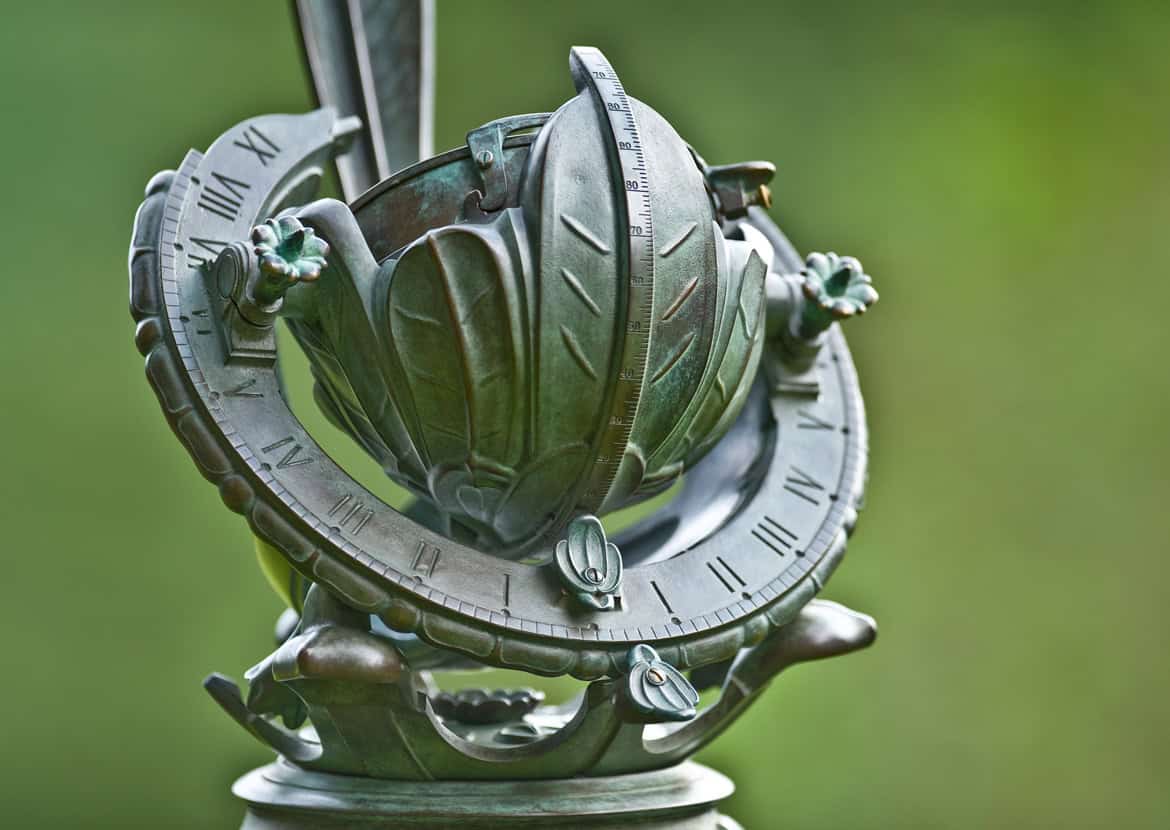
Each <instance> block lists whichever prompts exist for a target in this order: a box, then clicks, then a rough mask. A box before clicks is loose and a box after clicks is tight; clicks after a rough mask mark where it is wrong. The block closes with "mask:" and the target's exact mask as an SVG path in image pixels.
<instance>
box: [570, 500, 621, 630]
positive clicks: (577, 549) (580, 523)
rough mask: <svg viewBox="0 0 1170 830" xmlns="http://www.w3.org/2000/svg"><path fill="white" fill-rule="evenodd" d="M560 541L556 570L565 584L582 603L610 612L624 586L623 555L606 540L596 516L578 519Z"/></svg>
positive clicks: (571, 524)
mask: <svg viewBox="0 0 1170 830" xmlns="http://www.w3.org/2000/svg"><path fill="white" fill-rule="evenodd" d="M565 536H566V538H564V539H562V540H561V541H559V542H557V551H556V567H557V572H558V573H559V574H560V577H561V582H563V583H564V585H565V588H567V589H568V591H569V594H570V595H571V596H573V597H574V598H576V599H577V600H578V601H579V602H581V603H584V604H585V605H588V606H589V607H590V608H596V609H597V610H599V611H607V610H609V609H611V608H613V607H614V596H615V595H616V594H617V593H618V588H619V587H620V586H621V583H622V555H621V553H620V552H619V551H618V549H617V545H615V544H613V543H612V542H609V541H607V540H606V538H605V528H603V527H602V526H601V520H600V519H598V518H597V517H596V516H581V517H579V518H576V519H574V520H573V521H572V522H571V523H570V524H569V527H568V529H567V530H566V533H565Z"/></svg>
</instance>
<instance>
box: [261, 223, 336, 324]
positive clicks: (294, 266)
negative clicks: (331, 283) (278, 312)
mask: <svg viewBox="0 0 1170 830" xmlns="http://www.w3.org/2000/svg"><path fill="white" fill-rule="evenodd" d="M252 245H253V247H252V250H253V251H254V252H255V254H256V258H257V259H258V260H259V262H260V273H261V280H260V284H259V285H258V286H257V291H256V294H257V296H256V300H258V301H260V302H266V303H272V302H275V301H276V300H277V299H279V298H280V297H281V296H283V294H284V292H285V291H287V290H288V289H289V288H291V287H292V286H294V285H296V284H297V283H298V282H313V281H314V280H316V279H317V278H318V277H320V276H321V269H322V268H324V267H325V265H326V262H325V257H326V256H327V255H328V253H329V243H328V242H326V241H325V240H324V239H320V238H319V237H318V236H317V235H316V234H315V233H314V232H313V229H312V228H307V227H305V226H304V225H303V224H301V221H300V220H299V219H297V218H296V217H295V216H282V217H280V218H278V219H269V220H267V221H266V222H265V223H264V224H263V225H257V226H256V227H255V228H253V229H252Z"/></svg>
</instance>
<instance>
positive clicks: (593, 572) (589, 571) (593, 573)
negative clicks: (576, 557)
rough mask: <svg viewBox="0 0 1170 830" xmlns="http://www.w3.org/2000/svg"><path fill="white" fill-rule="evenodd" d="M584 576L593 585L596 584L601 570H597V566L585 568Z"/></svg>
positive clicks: (599, 580)
mask: <svg viewBox="0 0 1170 830" xmlns="http://www.w3.org/2000/svg"><path fill="white" fill-rule="evenodd" d="M585 578H586V579H587V580H589V581H590V582H591V583H593V584H594V585H597V584H599V583H600V582H601V571H599V570H597V568H586V569H585Z"/></svg>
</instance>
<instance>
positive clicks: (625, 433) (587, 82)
mask: <svg viewBox="0 0 1170 830" xmlns="http://www.w3.org/2000/svg"><path fill="white" fill-rule="evenodd" d="M570 64H571V65H572V68H573V73H574V76H575V79H576V80H577V83H578V89H581V90H583V89H584V88H585V87H588V88H589V89H591V90H592V92H593V94H594V95H595V97H596V102H597V104H598V106H599V108H600V110H601V111H602V112H603V113H604V114H605V117H606V119H607V121H608V123H609V128H610V133H611V138H612V142H613V143H612V148H611V149H612V150H613V154H612V157H613V158H614V159H615V160H616V163H617V169H616V170H615V171H614V172H615V173H616V174H617V175H619V176H620V177H621V188H622V191H623V192H624V193H625V201H624V204H623V203H622V202H621V200H619V221H622V222H623V223H624V224H625V227H626V236H627V249H626V250H627V265H628V267H629V274H630V282H629V288H628V292H627V295H626V297H627V304H626V332H625V337H624V338H623V341H622V351H621V356H620V359H619V361H618V363H617V365H616V367H615V369H614V371H613V374H614V375H616V379H615V382H614V393H613V401H612V404H611V406H610V408H609V412H607V413H604V418H603V420H602V424H604V427H603V432H602V434H601V437H600V440H599V441H598V443H597V459H596V462H597V463H595V464H594V465H593V467H592V469H591V472H590V475H589V480H588V482H587V483H586V485H585V491H584V494H583V496H582V498H581V499H580V502H579V504H578V505H577V509H579V510H583V511H585V512H589V513H597V512H599V511H600V509H601V505H602V503H603V502H604V501H605V499H606V497H607V496H608V495H609V491H610V488H611V487H612V486H613V483H614V479H616V478H617V474H618V468H619V467H620V466H621V464H622V460H623V459H624V458H625V454H626V447H627V446H628V445H629V442H630V434H631V432H632V431H633V428H634V420H635V418H636V417H637V413H638V402H639V400H640V399H641V397H642V385H643V383H644V382H645V379H646V363H647V354H648V353H649V351H650V324H651V321H652V320H653V316H654V222H653V217H652V215H651V211H650V177H649V175H648V172H647V170H646V158H645V155H644V154H643V149H642V139H641V136H640V135H639V133H638V125H637V122H636V121H635V120H634V109H633V105H632V103H631V102H630V98H629V96H627V95H626V91H625V89H624V88H623V87H622V83H621V81H620V80H618V76H617V73H616V72H614V71H613V67H612V66H610V65H609V61H608V60H606V58H605V55H603V54H602V53H601V52H600V51H598V50H597V49H594V48H592V47H581V46H577V47H574V48H573V50H572V53H571V56H570ZM620 208H625V210H624V215H620V214H622V211H621V210H620Z"/></svg>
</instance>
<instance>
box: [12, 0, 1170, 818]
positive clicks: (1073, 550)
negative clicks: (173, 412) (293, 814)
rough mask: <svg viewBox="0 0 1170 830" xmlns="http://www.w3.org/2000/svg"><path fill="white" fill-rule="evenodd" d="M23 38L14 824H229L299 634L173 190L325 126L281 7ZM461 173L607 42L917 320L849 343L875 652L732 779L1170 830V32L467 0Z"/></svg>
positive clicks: (563, 88)
mask: <svg viewBox="0 0 1170 830" xmlns="http://www.w3.org/2000/svg"><path fill="white" fill-rule="evenodd" d="M5 5H6V8H5V9H4V15H3V20H4V22H3V24H2V25H0V77H2V78H3V82H4V84H3V99H2V103H3V108H2V110H0V111H2V112H3V116H2V121H0V124H2V125H3V129H2V131H0V158H3V169H4V176H3V182H4V190H3V202H2V207H0V236H2V237H3V240H4V245H3V248H4V251H5V257H4V258H5V263H4V269H5V276H4V279H3V280H2V281H0V298H2V305H0V308H2V309H3V311H4V327H3V346H4V347H3V349H0V378H2V380H3V389H4V391H5V394H4V396H3V405H2V406H0V434H2V435H3V436H4V449H3V450H2V452H0V463H2V465H3V470H4V474H3V476H0V505H3V508H2V509H3V516H4V528H5V531H4V533H5V540H4V548H3V551H4V552H3V554H2V555H3V560H4V568H3V571H2V574H3V575H2V576H0V580H2V583H0V584H2V585H3V588H4V590H3V594H4V602H3V605H2V606H0V607H2V608H3V618H2V621H3V631H4V640H5V642H6V643H7V644H8V645H7V646H6V648H8V651H7V652H6V654H7V655H8V657H7V658H6V660H7V663H6V665H7V666H8V669H7V670H6V673H7V674H8V675H9V677H10V681H7V682H5V684H4V687H3V691H2V692H0V706H2V711H3V716H2V717H0V825H3V826H5V827H12V828H24V827H80V826H84V827H119V828H137V827H174V828H180V827H192V828H194V827H214V828H220V827H231V826H235V825H236V823H237V822H238V821H239V819H240V816H241V813H242V811H241V806H240V805H239V804H238V803H236V802H234V801H233V799H232V797H231V796H230V795H229V793H228V789H227V788H228V785H229V784H230V782H231V781H232V780H233V778H234V777H235V776H237V775H238V774H240V773H242V772H244V771H245V770H247V769H249V768H250V767H252V766H254V765H257V764H260V763H263V762H265V761H266V760H267V759H268V753H267V752H266V751H265V750H264V749H262V748H261V747H260V746H258V745H257V744H255V743H254V742H253V741H252V740H251V739H250V738H248V737H247V736H246V735H245V734H244V733H243V732H241V731H240V730H239V728H238V727H236V726H235V725H234V724H232V723H231V722H230V721H229V720H228V718H227V717H225V716H224V715H223V714H222V713H221V712H220V711H218V710H217V708H216V707H215V706H214V705H213V704H212V702H211V701H210V699H208V698H207V697H206V695H205V694H204V693H203V691H202V689H201V688H200V685H199V682H200V680H201V678H202V677H203V676H204V675H205V674H206V673H207V672H209V671H211V670H214V669H218V670H222V671H225V672H227V673H229V674H233V675H235V676H237V677H238V676H239V675H240V674H242V671H243V669H244V668H246V667H247V666H248V665H250V664H251V663H252V662H253V661H255V660H256V659H258V658H259V657H261V656H262V655H263V654H265V653H266V652H267V650H268V649H269V648H270V645H271V630H272V622H273V619H274V617H275V615H276V613H277V612H278V610H279V607H278V602H277V600H276V598H275V597H274V595H273V594H272V593H271V592H270V591H269V590H268V589H267V588H266V587H265V585H264V583H263V581H262V578H261V576H260V574H259V572H258V570H257V568H256V567H255V564H254V559H253V555H252V551H251V545H250V542H249V539H248V536H247V533H246V531H245V527H244V524H243V522H242V521H241V520H240V519H239V518H238V517H236V516H235V515H232V514H230V513H229V512H228V511H227V510H225V509H224V508H223V506H222V504H221V503H220V500H219V497H218V495H217V494H216V492H215V490H214V489H213V488H211V487H209V486H208V485H206V484H205V483H204V482H203V481H202V479H201V478H200V477H199V476H198V475H197V473H196V472H195V470H194V468H193V467H192V465H191V463H190V462H189V460H188V458H187V457H186V455H185V453H184V452H183V450H182V449H181V448H180V446H179V444H178V443H177V442H176V441H175V440H174V439H173V438H172V436H171V435H170V433H169V431H168V429H167V427H166V425H165V423H164V421H163V419H162V417H161V416H160V414H159V412H158V407H157V404H156V403H155V400H154V398H153V395H152V393H151V392H150V390H149V389H148V388H147V385H146V383H145V382H144V381H143V379H142V370H141V360H140V359H139V357H138V355H137V354H136V352H135V350H134V348H133V345H132V342H131V331H132V327H131V321H130V318H129V316H128V314H127V311H126V273H125V271H126V267H125V260H126V247H127V242H128V240H129V235H130V223H131V219H132V216H133V212H134V209H135V207H136V206H137V205H138V203H139V201H140V199H141V196H142V187H143V185H144V184H145V182H146V180H147V179H148V178H149V176H150V175H151V174H152V173H154V172H155V171H156V170H158V169H161V168H165V167H173V166H175V165H177V164H178V162H179V161H180V159H181V158H182V156H183V153H184V151H185V150H186V148H187V147H189V146H194V147H199V148H203V147H206V146H207V145H208V144H209V143H210V142H211V141H212V139H213V138H214V137H215V136H216V135H218V134H219V133H220V132H222V131H223V130H225V129H226V128H227V127H229V126H230V125H232V124H234V123H235V122H237V121H239V120H242V119H243V118H245V117H248V116H250V115H253V114H257V113H263V112H281V111H284V112H299V111H303V110H305V109H307V108H309V107H310V105H311V102H310V96H309V92H308V85H307V82H306V79H305V76H304V75H303V72H302V68H301V63H300V58H299V55H298V52H297V46H296V43H295V40H294V33H293V30H292V27H291V23H290V16H289V13H288V9H287V7H286V6H285V5H284V4H283V3H278V2H265V3H239V2H228V1H227V0H215V1H214V2H213V0H200V2H191V3H186V4H178V3H173V4H171V3H159V2H134V3H130V2H120V3H117V4H112V3H110V4H105V3H81V2H78V3H74V4H68V5H67V4H61V3H57V2H47V1H46V0H42V1H41V2H37V3H22V4H12V7H11V8H8V7H7V4H5ZM438 43H439V47H440V51H439V58H438V124H437V135H438V141H437V146H438V147H439V148H445V147H450V146H455V145H457V144H459V143H460V142H461V141H462V138H463V134H464V133H465V132H466V130H467V129H468V128H470V127H472V126H475V125H478V124H480V123H483V122H485V121H487V120H490V119H492V118H495V117H498V116H500V115H504V114H508V113H516V112H530V111H538V110H542V109H552V108H554V107H555V106H557V105H558V104H559V103H560V102H561V101H562V100H564V99H565V98H566V97H568V96H569V95H570V94H571V91H572V90H571V84H570V82H569V78H568V73H567V71H566V57H567V50H568V47H569V45H570V44H572V43H590V44H595V45H598V46H600V47H602V48H603V49H604V50H605V51H606V53H607V54H608V56H609V57H610V59H611V60H612V61H613V63H614V64H615V66H617V67H618V68H619V70H620V71H621V73H622V77H623V79H624V80H625V82H626V86H627V88H629V89H630V90H631V91H632V92H633V93H634V94H636V95H637V96H639V97H640V98H642V99H644V100H646V101H647V102H649V103H651V104H652V105H653V106H654V107H655V108H657V109H658V110H659V111H660V112H662V113H663V114H664V115H665V116H667V117H668V118H669V119H671V120H672V121H673V123H674V124H675V125H676V127H677V128H678V129H679V131H680V132H681V133H682V134H683V135H685V136H686V137H688V139H689V140H690V141H692V142H693V143H694V144H695V145H696V146H697V147H698V148H699V149H700V150H701V152H702V153H703V154H704V155H705V156H706V157H707V159H708V160H709V161H711V162H712V163H724V162H732V161H739V160H743V159H749V158H767V159H771V160H773V161H774V162H775V163H776V165H777V167H778V168H779V172H778V174H777V177H776V181H775V183H774V192H775V194H776V201H777V205H776V207H775V208H774V210H773V214H774V216H775V217H776V218H777V219H778V221H779V222H780V223H781V224H782V226H783V227H784V228H785V229H786V230H787V231H788V232H789V234H790V235H791V236H792V238H793V239H794V240H795V241H796V243H797V245H798V246H799V247H801V248H803V249H805V250H810V249H825V248H833V249H835V250H839V251H842V252H848V253H855V254H857V255H858V256H860V257H861V258H862V259H863V261H864V262H865V263H866V265H867V266H868V270H869V272H870V273H872V274H873V275H874V276H875V279H876V281H877V285H878V287H879V289H880V290H881V292H882V303H881V304H880V305H879V307H878V309H877V310H876V312H875V313H874V314H872V315H870V316H867V318H866V319H865V320H864V321H863V322H861V323H860V324H857V325H855V326H853V327H851V333H850V339H851V343H852V345H853V348H854V352H855V355H856V359H857V362H858V365H859V369H860V372H861V376H862V380H863V387H864V389H865V392H866V396H867V403H868V407H869V413H870V423H871V433H872V458H871V481H870V485H871V486H870V499H869V506H868V509H867V511H866V513H865V514H864V516H863V517H862V522H861V524H860V526H859V533H858V535H857V536H855V537H854V541H853V543H852V544H851V546H850V553H849V556H848V557H847V559H846V562H845V565H844V567H843V568H842V569H841V570H840V571H839V572H838V574H837V575H836V576H835V578H834V579H833V582H832V584H831V585H830V586H829V587H828V589H827V592H826V596H828V597H830V598H833V599H837V600H840V601H842V602H845V603H847V604H849V605H851V606H854V607H857V608H859V609H861V610H864V611H868V612H870V613H872V614H874V615H875V616H876V617H877V618H878V620H879V623H880V625H881V637H880V638H879V640H878V643H877V645H876V646H875V647H874V648H873V649H871V650H869V651H868V652H865V653H862V654H858V655H854V656H850V657H848V658H843V659H840V660H836V661H830V662H827V663H819V664H816V665H813V666H809V667H805V668H801V669H799V670H796V671H794V672H793V673H792V674H791V675H785V676H784V678H783V679H782V680H780V681H778V682H777V683H776V684H775V686H774V687H773V688H772V690H771V691H770V693H769V694H768V695H767V696H766V698H765V699H764V701H763V702H761V703H760V704H758V705H757V706H756V707H755V708H753V709H752V710H751V711H750V712H749V713H748V714H747V715H746V716H745V717H744V718H742V719H741V720H740V721H739V722H738V723H737V724H736V725H735V726H734V727H733V728H732V729H731V731H730V732H729V733H728V734H726V735H725V736H724V737H723V738H722V739H721V740H720V741H718V742H717V743H716V744H715V746H714V747H713V748H711V749H710V750H708V751H707V752H705V753H704V754H703V756H702V758H701V759H702V760H704V761H706V762H707V763H710V764H713V765H715V766H717V767H719V768H720V769H722V770H723V771H725V772H726V773H728V774H730V775H732V776H733V777H734V778H735V780H736V782H737V784H738V786H739V791H738V793H737V795H736V796H735V797H734V798H733V799H732V800H731V802H729V803H728V805H727V809H728V811H729V812H730V813H731V814H733V815H735V816H736V817H737V818H739V819H740V820H741V821H742V822H744V823H745V824H746V825H747V826H748V827H749V828H751V829H752V830H759V829H760V828H773V827H777V828H779V827H801V828H805V827H809V828H841V827H874V828H884V827H1068V828H1073V827H1076V828H1080V827H1166V826H1170V794H1168V792H1167V783H1166V782H1167V774H1168V773H1170V745H1168V738H1170V706H1168V705H1167V692H1168V688H1170V684H1168V682H1167V681H1168V680H1170V677H1168V675H1170V671H1168V666H1170V661H1168V660H1167V654H1166V652H1167V641H1168V638H1167V634H1166V629H1165V623H1164V615H1162V614H1160V613H1159V612H1158V611H1157V608H1158V607H1159V606H1160V605H1161V604H1162V602H1163V601H1164V596H1165V592H1166V587H1167V579H1166V577H1167V574H1168V566H1167V554H1168V553H1170V551H1168V545H1167V537H1168V531H1167V521H1166V515H1167V507H1166V504H1167V500H1168V496H1170V472H1168V471H1170V466H1168V465H1170V453H1168V452H1167V450H1168V445H1170V442H1168V440H1167V435H1166V424H1167V422H1168V421H1170V382H1168V381H1170V379H1168V378H1167V373H1166V368H1165V364H1163V362H1162V360H1163V359H1164V357H1165V351H1166V349H1167V347H1168V346H1170V337H1168V336H1167V331H1166V323H1165V312H1166V309H1167V308H1168V307H1170V278H1168V274H1167V267H1166V255H1165V253H1164V251H1163V250H1162V248H1161V244H1162V243H1163V241H1164V240H1165V239H1166V238H1167V229H1170V94H1168V93H1170V51H1168V47H1167V44H1168V43H1170V5H1167V4H1166V3H1149V4H1128V3H1117V2H1100V3H1086V2H1065V3H1051V4H1047V3H1031V4H1029V3H1019V2H1012V3H1007V2H1005V3H990V2H981V3H977V4H969V5H968V6H967V7H965V8H964V7H960V6H958V5H951V4H945V3H899V4H896V5H894V4H876V3H866V2H862V1H861V0H858V2H844V3H840V2H825V3H817V4H813V3H792V2H784V3H778V2H746V0H744V1H743V2H736V3H714V2H679V0H674V1H673V2H658V3H654V4H650V3H637V4H635V3H632V2H628V1H627V2H610V1H609V0H606V2H593V3H580V4H575V5H571V6H570V5H568V4H561V3H550V2H536V1H535V0H528V2H523V3H515V2H509V3H482V2H480V3H471V2H448V0H440V3H439V10H438Z"/></svg>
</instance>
